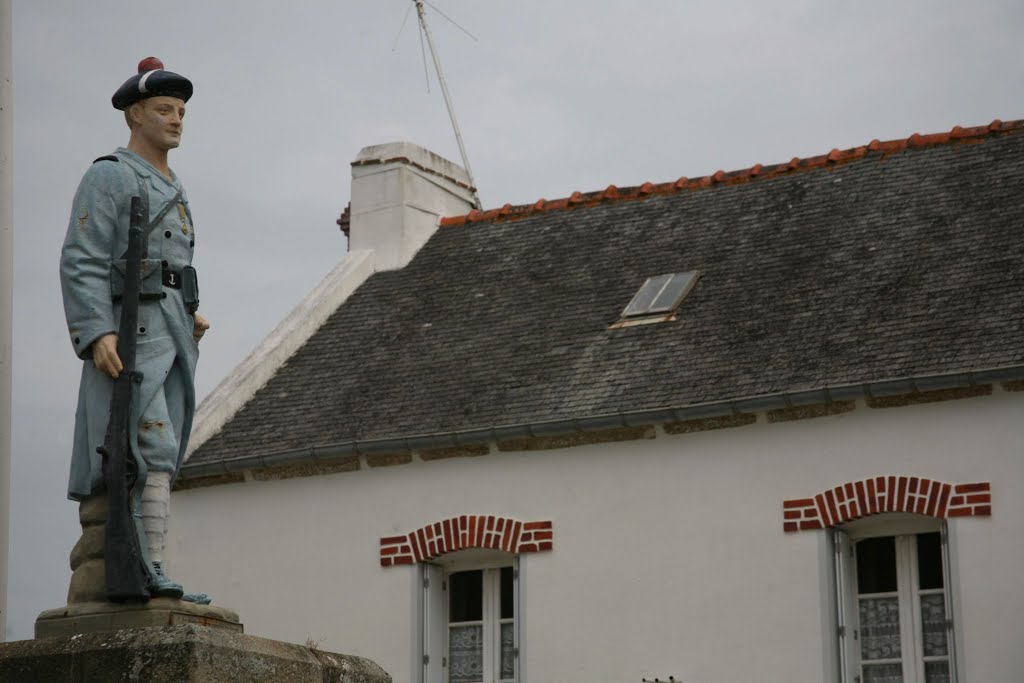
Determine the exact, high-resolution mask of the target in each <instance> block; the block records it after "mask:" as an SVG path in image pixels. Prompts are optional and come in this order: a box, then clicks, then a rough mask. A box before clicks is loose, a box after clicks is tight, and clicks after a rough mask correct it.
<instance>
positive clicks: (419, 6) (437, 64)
mask: <svg viewBox="0 0 1024 683" xmlns="http://www.w3.org/2000/svg"><path fill="white" fill-rule="evenodd" d="M413 2H414V3H416V13H417V14H418V15H419V19H420V26H422V27H423V33H424V34H426V36H427V45H429V46H430V56H431V57H432V58H433V59H434V70H435V71H437V82H438V83H440V84H441V93H442V94H443V95H444V104H445V106H446V107H448V118H450V119H451V120H452V128H454V129H455V141H456V142H458V143H459V154H461V155H462V165H463V166H465V167H466V175H468V176H469V184H470V185H471V186H472V188H473V190H472V192H473V201H474V202H475V203H476V208H478V209H482V208H483V207H482V206H481V205H480V197H478V196H477V194H476V181H475V180H473V169H471V168H470V167H469V157H468V156H467V155H466V147H465V146H464V145H463V144H462V133H460V132H459V122H458V121H456V120H455V109H454V108H453V106H452V96H451V95H450V94H449V93H448V84H447V83H446V82H445V80H444V71H442V70H441V60H440V58H439V57H438V56H437V49H436V48H435V47H434V36H432V35H431V34H430V27H429V26H427V17H426V14H424V11H423V2H422V0H413Z"/></svg>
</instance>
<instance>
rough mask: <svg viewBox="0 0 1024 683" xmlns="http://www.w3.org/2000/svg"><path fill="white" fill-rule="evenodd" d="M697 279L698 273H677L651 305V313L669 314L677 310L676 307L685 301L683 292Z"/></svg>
mask: <svg viewBox="0 0 1024 683" xmlns="http://www.w3.org/2000/svg"><path fill="white" fill-rule="evenodd" d="M695 277H696V273H677V274H675V275H673V276H672V279H671V280H669V281H668V284H667V285H665V289H663V290H661V294H659V295H658V297H657V298H656V299H655V300H654V303H652V304H651V313H668V312H669V311H673V310H675V308H676V306H678V305H679V304H680V302H682V300H683V292H685V291H686V288H687V287H689V286H690V282H691V281H692V280H693V279H694V278H695Z"/></svg>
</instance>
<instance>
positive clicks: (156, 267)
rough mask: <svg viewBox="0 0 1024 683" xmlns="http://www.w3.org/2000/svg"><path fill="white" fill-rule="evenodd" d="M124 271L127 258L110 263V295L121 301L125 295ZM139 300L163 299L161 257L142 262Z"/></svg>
mask: <svg viewBox="0 0 1024 683" xmlns="http://www.w3.org/2000/svg"><path fill="white" fill-rule="evenodd" d="M124 272H125V260H124V259H117V260H115V261H114V262H113V263H111V264H110V296H111V299H112V300H114V301H120V299H121V297H122V296H123V295H124ZM140 278H141V280H142V282H141V285H140V287H139V300H140V301H145V300H147V299H162V298H164V290H163V281H162V279H161V264H160V260H159V259H151V258H147V259H142V263H141V264H140Z"/></svg>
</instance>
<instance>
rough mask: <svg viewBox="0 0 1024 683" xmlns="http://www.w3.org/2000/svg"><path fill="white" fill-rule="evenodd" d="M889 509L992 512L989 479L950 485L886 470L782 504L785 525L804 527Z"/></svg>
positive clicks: (936, 512)
mask: <svg viewBox="0 0 1024 683" xmlns="http://www.w3.org/2000/svg"><path fill="white" fill-rule="evenodd" d="M885 512H912V513H916V514H919V515H927V516H929V517H937V518H939V519H945V518H947V517H969V516H972V515H973V516H988V515H991V514H992V487H991V484H990V483H989V482H979V483H973V484H947V483H945V482H941V481H937V480H935V479H926V478H924V477H908V476H898V475H887V476H882V477H870V478H868V479H861V480H860V481H850V482H847V483H845V484H840V485H839V486H835V487H833V488H830V489H826V490H824V491H822V492H821V493H818V494H815V495H814V496H813V497H811V498H798V499H794V500H787V501H784V502H783V503H782V517H783V521H782V528H783V530H785V531H803V530H806V529H823V528H826V527H834V526H839V525H840V524H845V523H846V522H851V521H853V520H855V519H860V518H861V517H868V516H870V515H877V514H882V513H885Z"/></svg>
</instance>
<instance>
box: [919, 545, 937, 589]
mask: <svg viewBox="0 0 1024 683" xmlns="http://www.w3.org/2000/svg"><path fill="white" fill-rule="evenodd" d="M917 574H918V576H919V577H920V580H921V590H928V589H929V588H942V535H941V534H940V533H939V532H937V531H935V532H933V533H930V534H918V535H917Z"/></svg>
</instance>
